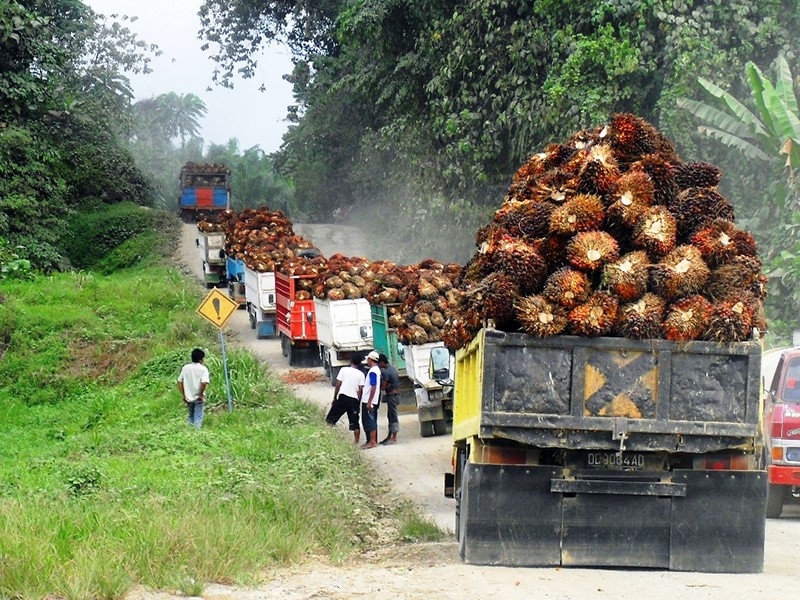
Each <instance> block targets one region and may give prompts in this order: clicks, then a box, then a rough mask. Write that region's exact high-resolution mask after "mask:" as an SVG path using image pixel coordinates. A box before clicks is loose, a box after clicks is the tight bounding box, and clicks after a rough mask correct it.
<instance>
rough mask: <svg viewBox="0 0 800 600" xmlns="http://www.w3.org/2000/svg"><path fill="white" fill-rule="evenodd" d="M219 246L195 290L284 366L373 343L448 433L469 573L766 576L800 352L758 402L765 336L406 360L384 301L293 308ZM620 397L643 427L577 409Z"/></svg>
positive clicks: (514, 342)
mask: <svg viewBox="0 0 800 600" xmlns="http://www.w3.org/2000/svg"><path fill="white" fill-rule="evenodd" d="M213 236H214V234H204V233H203V232H200V231H199V232H198V244H197V245H198V248H200V251H201V258H202V260H203V264H204V272H206V265H209V271H210V272H209V273H208V275H207V278H206V283H207V284H208V285H222V284H224V283H227V284H228V289H229V293H230V295H231V297H232V298H233V299H234V300H236V301H237V302H239V303H240V304H242V306H244V307H246V310H247V311H248V314H249V315H250V323H251V326H252V328H253V329H255V330H256V332H257V335H258V337H273V336H277V337H279V338H280V340H281V347H282V350H283V353H284V355H285V356H287V357H288V360H289V364H290V365H320V364H321V365H322V366H323V367H324V369H325V373H326V375H327V376H328V377H329V378H330V380H331V381H332V382H333V381H335V378H336V374H337V373H338V370H339V369H340V368H341V367H342V366H344V365H346V364H348V362H349V359H350V357H351V356H352V355H353V353H355V352H364V351H367V350H370V349H372V348H376V349H378V350H379V351H380V352H383V353H385V354H386V355H387V356H388V357H389V360H390V362H391V363H392V364H394V365H395V366H397V367H398V369H399V370H400V372H401V373H402V374H404V375H405V376H406V377H408V379H409V380H411V381H412V382H413V386H414V393H415V400H416V404H417V408H418V413H419V419H420V428H421V433H422V435H423V436H429V435H437V434H444V433H447V432H450V431H452V437H453V453H452V470H451V472H449V473H446V474H445V478H444V491H445V495H446V496H449V497H452V498H454V499H455V532H456V537H457V540H458V543H459V552H460V554H461V557H462V559H464V560H465V561H466V562H469V563H473V564H485V565H505V566H559V565H563V566H592V567H598V566H599V567H625V568H628V567H635V568H663V569H670V570H682V571H705V572H734V573H746V572H760V571H761V570H762V569H763V562H764V538H765V516H770V517H775V516H778V515H780V512H781V510H782V507H783V505H785V504H787V503H790V502H794V501H796V500H798V498H800V350H795V351H794V353H791V352H788V353H787V352H784V353H781V354H780V355H779V356H778V358H775V360H774V361H773V362H771V363H770V364H771V365H772V369H773V370H771V371H770V372H769V374H767V375H766V377H767V378H768V380H766V385H767V386H768V387H767V394H766V400H767V401H766V403H765V402H764V394H763V393H762V390H763V387H764V381H765V379H764V377H765V376H764V374H763V373H762V343H761V341H760V340H758V339H752V340H750V341H745V342H736V343H728V344H718V343H712V342H700V341H698V342H672V341H668V340H662V339H649V340H633V339H624V338H607V337H599V338H583V337H576V336H569V335H559V336H554V337H550V338H535V337H533V336H530V335H527V334H524V333H507V332H503V331H498V330H495V329H492V328H484V329H483V330H481V331H480V333H479V334H478V335H477V336H476V337H475V338H474V339H473V340H472V342H471V343H470V344H469V345H468V346H467V347H466V348H464V349H461V350H458V352H457V353H456V354H455V355H453V354H452V353H450V352H449V351H448V350H447V349H446V348H445V347H444V346H443V344H441V343H435V344H424V345H419V346H406V347H403V346H401V345H399V344H398V340H397V333H396V331H394V330H393V329H392V328H391V327H390V326H389V324H388V319H387V307H386V306H385V305H377V306H376V305H370V304H369V303H368V302H367V300H365V299H363V298H362V299H355V300H336V301H331V300H320V299H318V298H314V299H308V300H298V299H297V298H296V290H297V289H298V281H299V278H300V277H299V276H294V277H289V276H286V275H284V274H281V273H278V272H275V273H256V272H253V271H251V270H250V269H248V268H247V267H246V266H245V265H244V264H243V263H241V261H236V260H232V259H231V258H229V257H225V256H224V252H223V244H224V240H222V239H220V240H217V238H215V237H213ZM212 266H213V269H212ZM215 269H218V270H215ZM776 362H777V366H775V363H776ZM765 363H766V361H765ZM773 373H774V375H773ZM617 401H619V402H622V403H625V402H632V403H634V404H636V405H637V406H638V407H640V408H641V412H640V414H636V415H623V416H619V413H615V414H616V415H617V416H612V415H611V414H609V415H607V416H603V415H602V414H598V413H597V411H591V410H589V409H588V407H589V406H590V405H591V406H597V405H613V403H615V402H617ZM795 401H796V402H795ZM765 414H766V415H767V419H766V420H765V419H764V415H765ZM765 440H766V445H765Z"/></svg>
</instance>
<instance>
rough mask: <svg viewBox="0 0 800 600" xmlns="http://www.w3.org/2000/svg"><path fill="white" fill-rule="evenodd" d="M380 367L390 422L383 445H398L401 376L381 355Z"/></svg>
mask: <svg viewBox="0 0 800 600" xmlns="http://www.w3.org/2000/svg"><path fill="white" fill-rule="evenodd" d="M378 366H379V367H380V369H381V394H382V395H383V397H384V399H385V400H386V417H387V419H388V421H389V433H387V434H386V438H384V439H383V440H381V445H382V446H386V445H388V444H396V443H397V434H398V432H399V431H400V416H399V413H398V408H399V407H400V374H399V373H398V372H397V369H395V368H394V367H393V366H392V365H390V364H389V358H388V357H387V356H386V355H385V354H383V353H381V354H379V355H378Z"/></svg>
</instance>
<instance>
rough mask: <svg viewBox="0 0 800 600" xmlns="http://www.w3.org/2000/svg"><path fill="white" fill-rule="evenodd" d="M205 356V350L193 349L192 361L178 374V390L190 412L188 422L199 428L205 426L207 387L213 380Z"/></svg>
mask: <svg viewBox="0 0 800 600" xmlns="http://www.w3.org/2000/svg"><path fill="white" fill-rule="evenodd" d="M205 357H206V353H205V352H203V351H202V350H200V348H195V349H194V350H192V362H190V363H188V364H185V365H183V368H182V369H181V374H180V375H178V390H179V391H180V393H181V398H183V402H184V404H186V407H187V410H188V413H189V414H188V417H187V419H186V422H187V423H189V425H192V426H193V427H196V428H197V429H200V427H202V426H203V409H204V407H205V401H206V387H207V386H208V384H209V382H210V381H211V380H210V378H209V375H208V368H207V367H206V366H205V365H204V364H203V361H204V360H205Z"/></svg>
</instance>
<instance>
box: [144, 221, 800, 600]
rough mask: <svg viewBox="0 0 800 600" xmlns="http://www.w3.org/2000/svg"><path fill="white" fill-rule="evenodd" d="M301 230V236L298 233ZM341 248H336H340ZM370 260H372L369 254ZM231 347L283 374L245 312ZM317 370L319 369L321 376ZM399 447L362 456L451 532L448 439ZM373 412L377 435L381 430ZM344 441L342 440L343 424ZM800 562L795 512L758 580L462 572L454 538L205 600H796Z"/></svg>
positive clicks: (217, 592) (321, 399) (314, 390)
mask: <svg viewBox="0 0 800 600" xmlns="http://www.w3.org/2000/svg"><path fill="white" fill-rule="evenodd" d="M297 229H298V230H299V231H305V230H303V229H302V226H298V227H297ZM311 234H312V230H311V229H309V230H308V231H305V233H304V235H307V236H308V237H309V238H310V239H313V240H314V241H315V243H317V244H318V245H319V247H320V249H321V250H322V251H323V253H325V254H332V253H334V252H341V253H343V254H348V255H351V256H360V255H362V254H360V252H359V249H360V248H363V247H364V245H363V243H362V242H361V240H360V237H359V235H358V231H357V230H351V229H348V228H341V227H335V228H334V227H333V226H323V225H316V226H314V227H313V237H312V235H311ZM194 239H195V229H194V227H193V226H190V225H187V226H185V227H184V238H183V244H182V249H181V255H180V258H179V260H180V262H181V263H183V265H185V269H186V270H187V271H188V272H191V273H193V274H194V275H196V276H200V277H201V276H202V272H201V267H200V261H199V258H198V257H197V250H196V248H195V245H194ZM340 244H341V245H340ZM372 258H376V257H372ZM226 335H227V336H228V339H229V340H230V341H231V343H235V344H238V345H240V346H242V347H246V348H248V349H250V350H251V351H252V352H253V353H254V354H255V355H256V356H258V357H259V358H260V359H262V360H264V361H266V362H268V363H269V364H270V365H271V367H272V369H273V370H275V371H276V372H277V373H278V374H281V373H283V372H285V371H286V370H288V363H287V362H286V359H285V358H284V357H283V356H282V355H281V351H280V347H279V344H278V342H277V341H274V340H257V339H255V333H254V332H253V331H252V330H251V329H250V326H249V321H248V319H247V316H246V315H245V314H244V311H238V312H237V314H235V315H234V316H233V317H232V320H231V324H230V325H229V326H226ZM319 371H320V372H321V371H322V370H321V369H319ZM294 390H295V392H296V394H297V395H298V397H300V398H304V399H306V400H308V401H309V402H313V403H315V404H317V405H320V406H327V405H328V404H329V403H330V401H331V398H332V389H331V386H330V384H329V383H327V382H325V383H312V384H306V385H298V386H295V387H294ZM400 420H401V423H400V425H401V432H400V443H398V444H397V445H395V446H386V447H379V448H375V449H373V450H368V451H364V456H365V457H366V458H367V459H368V460H370V461H371V462H372V464H373V465H374V466H375V467H376V468H377V470H378V471H379V472H381V473H383V474H384V475H385V476H386V477H387V478H388V479H389V480H390V482H391V486H392V488H393V489H394V490H396V491H397V492H398V493H400V494H402V495H403V496H405V497H407V498H409V499H411V500H413V501H414V502H415V503H416V504H417V506H419V508H420V511H421V512H422V514H424V515H426V516H428V517H429V518H430V519H432V520H434V521H435V522H436V524H437V525H439V527H441V528H443V529H445V530H452V528H453V519H454V505H453V502H452V501H451V500H448V499H446V498H444V497H443V495H442V473H444V472H445V471H446V470H447V469H449V460H450V449H449V446H450V440H449V438H448V437H447V436H445V437H434V438H421V437H420V436H419V430H418V426H417V420H416V415H414V414H403V415H401V418H400ZM385 424H386V420H385V414H383V413H382V414H381V419H380V426H381V431H385ZM341 426H342V430H343V435H347V432H346V431H345V427H344V424H343V423H341ZM798 555H800V507H791V508H789V509H787V510H786V511H785V516H784V517H782V518H780V519H773V520H769V521H768V522H767V534H766V558H765V567H764V573H762V574H755V575H728V574H708V573H676V572H666V571H649V570H622V569H560V568H505V567H478V566H473V565H465V564H463V563H462V562H461V560H460V559H459V557H458V551H457V546H456V543H455V541H454V540H453V539H452V538H449V541H446V542H443V543H439V544H414V545H409V546H399V547H396V548H388V549H377V550H376V552H375V553H374V554H371V555H369V556H363V557H357V558H355V559H353V560H351V562H349V563H348V564H346V565H331V564H328V563H325V562H318V561H315V562H308V563H304V564H302V565H299V566H297V567H292V568H287V569H281V570H277V571H275V572H272V573H269V574H267V578H266V580H265V583H264V584H263V585H262V586H260V587H258V588H256V589H242V588H231V587H227V586H218V585H212V586H209V587H208V588H206V590H205V592H204V593H203V597H204V598H207V599H219V600H222V599H230V600H257V599H258V600H261V599H264V600H266V599H272V598H275V599H278V598H281V599H289V600H293V599H298V600H299V599H308V598H337V599H338V598H357V597H363V596H369V597H370V599H371V600H382V599H387V600H389V599H395V598H431V597H433V598H437V599H450V598H453V599H455V598H459V599H461V598H465V597H467V598H476V599H484V598H534V597H535V598H542V599H548V600H566V599H571V600H584V599H590V598H591V599H605V598H607V599H614V600H632V599H636V600H675V599H676V598H678V599H681V600H700V599H703V600H709V599H713V600H716V599H719V600H722V599H725V600H728V599H738V598H747V599H761V598H763V599H765V600H767V599H772V598H779V597H789V596H792V595H794V593H795V590H796V589H797V584H796V575H797V573H798V569H797V567H796V565H797V559H796V557H797V556H798ZM133 597H135V598H136V599H137V600H138V599H142V600H144V599H148V600H149V599H153V600H155V599H160V600H167V599H172V598H177V597H176V596H171V595H169V594H153V593H148V592H137V593H136V594H135V595H134V596H133Z"/></svg>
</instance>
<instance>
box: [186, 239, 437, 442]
mask: <svg viewBox="0 0 800 600" xmlns="http://www.w3.org/2000/svg"><path fill="white" fill-rule="evenodd" d="M195 245H196V246H197V248H198V250H199V253H200V260H201V261H202V263H203V274H204V278H205V284H206V286H207V287H221V286H227V289H228V294H229V295H230V297H231V299H232V300H234V301H235V302H237V303H238V304H239V305H240V307H242V308H243V309H245V310H246V311H247V314H248V317H249V320H250V327H251V329H254V330H255V331H256V336H257V338H258V339H268V338H275V337H277V338H279V339H280V343H281V352H282V354H283V356H284V357H286V358H287V359H288V362H289V365H290V366H294V367H316V366H322V367H323V368H324V370H325V375H326V377H328V378H329V379H330V381H331V384H335V382H336V376H337V375H338V373H339V370H340V369H341V368H342V367H344V366H347V365H348V364H350V361H351V359H352V357H353V356H354V355H356V354H361V355H365V354H366V353H367V352H369V351H370V350H373V349H375V350H377V351H378V352H381V353H384V354H386V356H387V357H388V358H389V363H390V364H392V365H393V366H395V367H396V368H397V370H398V373H399V374H400V376H401V380H404V384H405V385H404V386H403V388H402V390H401V393H402V394H403V395H404V396H406V397H407V399H408V400H411V399H412V398H409V396H413V402H414V403H415V404H416V406H417V414H418V417H419V427H420V434H421V435H422V436H423V437H430V436H433V435H442V434H445V433H448V432H449V431H450V425H451V422H452V396H450V395H448V394H446V393H445V391H444V390H445V387H446V386H444V385H442V384H441V383H439V382H437V381H435V380H434V379H432V378H431V377H430V376H429V373H428V371H429V369H428V363H429V361H430V351H431V349H432V348H434V347H439V348H444V344H443V343H442V342H435V343H428V344H421V345H403V344H401V343H399V340H398V335H397V330H396V329H395V328H393V327H391V326H390V325H389V320H388V313H387V309H388V306H387V305H371V304H370V303H369V302H368V301H367V300H366V299H365V298H356V299H344V300H329V299H320V298H308V299H298V291H300V290H301V289H302V288H301V283H300V282H301V280H303V279H307V278H312V277H313V275H287V274H285V273H281V272H280V271H277V270H276V271H270V272H259V271H255V270H253V269H251V268H249V267H248V266H247V265H246V264H245V263H244V262H243V261H242V260H239V259H236V258H233V257H230V256H226V255H225V234H224V233H222V232H204V231H201V230H199V229H198V230H197V239H196V244H195ZM303 252H305V256H308V257H313V256H315V255H318V254H319V251H318V250H316V249H308V250H305V251H303Z"/></svg>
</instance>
